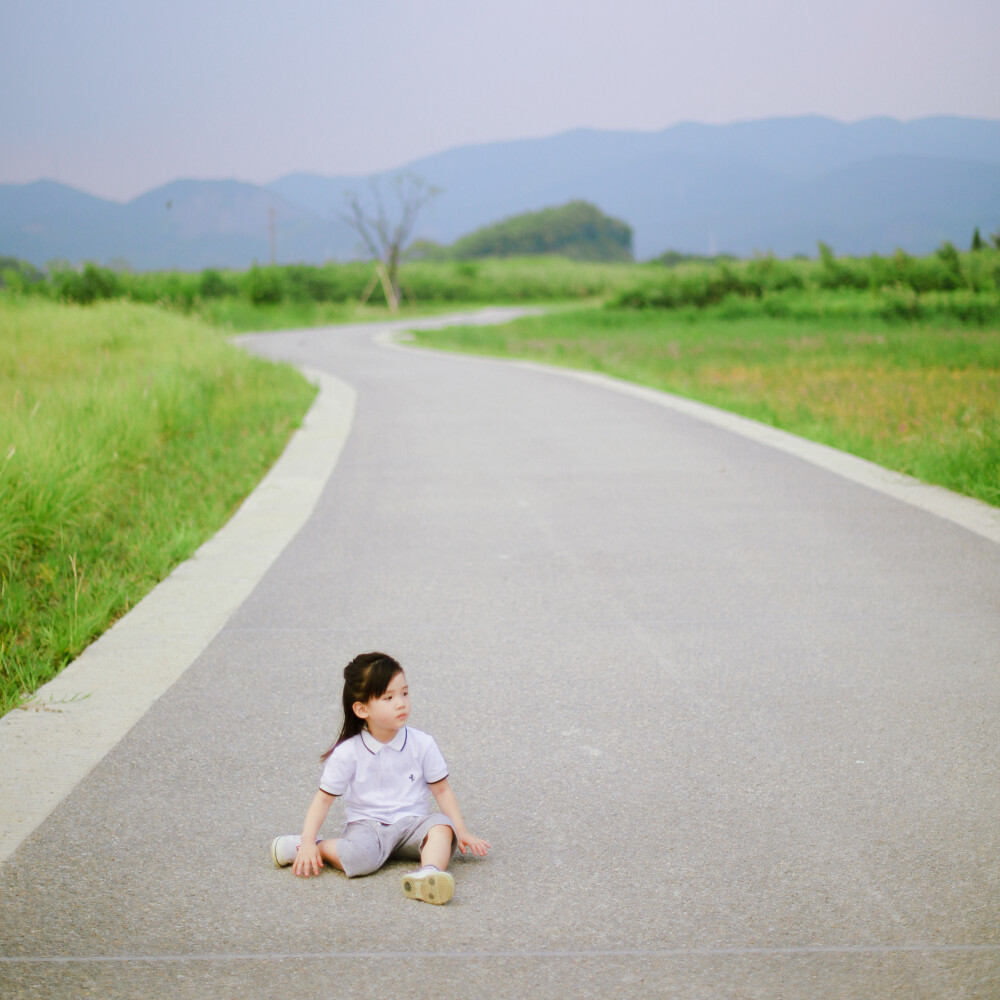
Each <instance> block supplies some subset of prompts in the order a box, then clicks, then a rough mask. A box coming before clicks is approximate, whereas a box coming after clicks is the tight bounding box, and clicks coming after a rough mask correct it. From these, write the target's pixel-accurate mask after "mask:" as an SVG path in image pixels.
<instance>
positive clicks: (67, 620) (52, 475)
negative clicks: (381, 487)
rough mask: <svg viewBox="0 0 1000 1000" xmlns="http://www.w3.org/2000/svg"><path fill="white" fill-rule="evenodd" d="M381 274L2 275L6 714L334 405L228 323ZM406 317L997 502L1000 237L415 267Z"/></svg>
mask: <svg viewBox="0 0 1000 1000" xmlns="http://www.w3.org/2000/svg"><path fill="white" fill-rule="evenodd" d="M372 273H373V269H372V266H371V265H370V264H365V263H349V264H327V265H322V266H309V265H288V266H281V267H255V268H252V269H251V270H250V271H246V272H220V271H216V270H211V269H209V270H206V271H203V272H201V273H200V274H184V273H179V272H162V273H153V274H129V273H127V272H125V273H122V272H114V271H110V270H108V269H104V268H99V267H96V266H94V265H87V266H85V267H83V268H80V269H63V270H56V271H53V272H52V273H50V274H44V275H43V274H42V273H41V272H36V271H33V270H31V269H28V270H24V269H22V270H21V271H11V270H10V269H7V270H5V271H3V272H0V283H2V284H3V286H4V287H5V288H6V291H3V290H0V334H2V335H0V390H2V391H0V511H2V518H0V712H3V711H7V710H8V709H9V708H11V707H12V706H14V705H15V704H16V703H17V702H18V700H19V699H21V698H22V697H23V696H24V695H25V694H26V693H29V692H31V691H33V690H35V689H36V688H37V686H38V685H39V684H41V683H43V682H44V681H45V680H47V679H48V678H49V677H51V676H52V675H53V674H54V673H55V672H56V671H58V669H60V667H61V666H62V665H64V664H65V663H66V662H68V661H69V660H70V659H72V658H73V657H74V656H76V655H78V653H79V652H80V650H82V649H83V648H84V647H85V646H86V644H87V643H88V642H89V641H91V640H92V639H93V638H94V637H95V636H96V635H98V634H99V633H100V632H101V631H103V629H105V628H106V627H107V626H108V625H109V624H110V623H111V622H113V621H114V620H115V619H116V618H117V617H118V616H120V615H121V614H123V613H124V612H125V611H126V610H127V609H128V608H129V607H131V606H132V605H133V604H134V603H135V602H136V601H137V600H139V599H140V598H141V597H142V596H143V594H145V593H146V592H147V591H148V590H149V589H150V588H151V587H152V586H153V585H154V584H155V583H156V582H157V581H158V580H160V579H162V578H163V577H164V576H165V575H166V574H167V573H168V572H169V571H170V569H171V568H172V567H173V566H174V565H176V564H177V563H178V562H179V561H181V560H183V559H184V558H186V557H187V556H188V555H190V554H191V553H192V552H193V551H194V549H195V548H197V546H198V545H199V544H200V542H201V541H202V540H204V539H205V538H207V537H208V536H210V535H211V534H212V533H213V532H214V531H215V530H217V529H218V527H219V526H220V525H222V524H223V523H224V522H225V520H226V519H227V518H228V517H229V516H230V515H231V513H232V512H233V510H234V509H235V507H236V506H237V505H238V504H239V502H240V500H241V499H242V498H243V497H244V496H246V495H247V493H249V491H250V490H251V489H252V488H253V486H254V485H255V483H256V482H257V481H258V480H259V479H260V478H261V476H262V475H263V474H264V472H266V470H267V469H268V468H269V466H270V465H271V464H272V463H273V462H274V460H275V459H276V458H277V456H278V455H279V454H280V452H281V450H282V448H283V446H284V443H285V442H286V441H287V439H288V437H289V435H290V433H291V431H292V429H293V428H294V427H295V426H296V425H297V423H298V421H299V420H300V418H301V416H302V414H303V413H304V412H305V410H306V408H307V407H308V405H309V402H310V400H311V399H312V396H313V390H312V388H311V387H309V386H308V385H306V383H305V382H304V381H303V380H302V379H301V377H300V376H298V375H297V374H296V373H295V372H293V371H292V370H290V369H286V368H281V367H275V366H272V365H268V364H265V363H263V362H259V361H254V360H252V359H250V358H248V357H246V356H245V355H243V354H242V352H239V351H237V350H235V349H232V348H231V347H229V346H228V345H227V344H226V342H225V338H224V334H225V333H226V332H232V331H242V330H265V329H281V328H289V327H297V326H315V325H320V324H328V323H343V322H366V321H371V320H382V319H386V318H390V314H389V312H388V310H387V308H386V305H385V302H384V299H383V298H382V297H381V293H380V290H379V288H377V287H376V288H375V289H374V293H373V294H372V296H371V297H370V298H369V299H368V300H366V301H365V304H363V305H362V304H361V302H360V300H361V299H362V298H364V294H365V292H366V291H368V290H369V286H370V284H371V276H372ZM402 283H403V288H404V292H405V296H404V302H405V303H406V305H405V308H404V309H403V310H402V312H401V313H399V314H398V315H394V316H392V318H406V317H412V316H418V315H426V314H429V313H436V312H441V311H450V310H457V309H463V308H469V307H475V306H477V305H486V304H494V303H525V304H526V303H531V304H536V303H543V304H545V305H546V306H547V307H548V309H549V312H548V313H547V314H546V315H545V316H543V317H538V318H532V319H525V320H522V321H519V322H517V323H512V324H508V325H506V326H503V327H475V328H454V327H453V328H449V329H445V330H440V331H425V332H422V333H420V334H418V335H417V341H418V342H419V343H423V344H427V345H430V346H435V347H444V348H449V349H456V350H462V351H472V352H477V353H488V354H497V355H502V356H517V357H528V358H536V359H540V360H543V361H549V362H554V363H556V364H560V365H568V366H574V367H579V368H584V369H591V370H596V371H603V372H608V373H610V374H614V375H618V376H620V377H623V378H626V379H630V380H633V381H635V382H639V383H643V384H646V385H650V386H653V387H656V388H661V389H666V390H670V391H673V392H677V393H680V394H682V395H686V396H690V397H693V398H696V399H700V400H703V401H705V402H708V403H711V404H714V405H716V406H720V407H723V408H726V409H730V410H734V411H736V412H738V413H742V414H744V415H746V416H749V417H752V418H754V419H757V420H761V421H764V422H766V423H769V424H773V425H775V426H778V427H782V428H784V429H787V430H790V431H792V432H794V433H797V434H800V435H802V436H804V437H808V438H812V439H814V440H818V441H822V442H824V443H827V444H831V445H833V446H835V447H838V448H842V449H844V450H846V451H849V452H853V453H855V454H858V455H862V456H864V457H866V458H870V459H872V460H874V461H876V462H878V463H880V464H882V465H885V466H887V467H889V468H894V469H898V470H900V471H903V472H907V473H909V474H911V475H914V476H916V477H918V478H920V479H923V480H925V481H927V482H932V483H938V484H941V485H943V486H946V487H948V488H950V489H953V490H956V491H958V492H961V493H965V494H968V495H969V496H973V497H977V498H978V499H981V500H984V501H986V502H987V503H990V504H993V505H996V506H1000V250H997V249H986V250H982V251H977V252H975V253H962V254H960V253H958V252H957V251H956V250H955V248H954V247H951V246H950V245H949V244H945V245H943V246H942V247H941V248H940V249H939V250H938V251H937V252H936V253H935V254H931V255H928V256H926V257H921V258H916V257H910V256H908V255H906V254H904V253H902V252H897V253H896V254H895V255H893V256H892V257H878V256H874V255H873V256H871V257H867V258H837V257H835V256H834V255H833V253H832V251H830V250H828V249H827V248H825V247H821V253H820V256H819V258H818V259H816V260H805V259H797V260H791V261H782V260H775V259H774V258H771V257H767V256H764V257H757V258H754V259H752V260H747V261H732V260H711V261H692V260H682V261H680V262H679V263H678V264H677V265H676V266H669V267H668V266H665V265H664V264H656V263H649V264H582V263H576V262H572V261H567V260H561V259H556V258H544V259H507V260H483V261H435V262H431V261H416V262H411V263H408V264H407V265H405V267H404V268H403V271H402Z"/></svg>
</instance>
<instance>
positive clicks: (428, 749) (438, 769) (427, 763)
mask: <svg viewBox="0 0 1000 1000" xmlns="http://www.w3.org/2000/svg"><path fill="white" fill-rule="evenodd" d="M426 739H427V742H426V744H425V745H424V746H423V748H422V750H421V759H420V768H421V770H422V771H423V772H424V780H425V781H426V782H427V784H428V785H433V784H434V782H435V781H442V780H443V779H445V778H447V777H448V765H447V763H445V759H444V756H443V755H442V753H441V751H440V749H438V745H437V743H436V742H435V740H434V737H433V736H427V738H426Z"/></svg>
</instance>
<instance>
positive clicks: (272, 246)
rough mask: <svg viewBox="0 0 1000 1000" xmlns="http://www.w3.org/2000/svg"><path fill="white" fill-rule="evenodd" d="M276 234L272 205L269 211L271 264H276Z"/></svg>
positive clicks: (268, 235)
mask: <svg viewBox="0 0 1000 1000" xmlns="http://www.w3.org/2000/svg"><path fill="white" fill-rule="evenodd" d="M275 244H276V239H275V234H274V205H271V207H270V208H268V210H267V245H268V248H269V249H270V251H271V263H272V264H273V263H274V259H275Z"/></svg>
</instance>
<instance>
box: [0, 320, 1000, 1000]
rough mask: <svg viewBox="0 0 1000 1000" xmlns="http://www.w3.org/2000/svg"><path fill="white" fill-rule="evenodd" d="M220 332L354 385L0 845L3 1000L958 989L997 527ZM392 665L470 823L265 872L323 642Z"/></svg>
mask: <svg viewBox="0 0 1000 1000" xmlns="http://www.w3.org/2000/svg"><path fill="white" fill-rule="evenodd" d="M377 333H378V331H377V330H375V329H373V328H372V327H350V328H348V327H345V328H331V329H324V330H309V331H292V332H288V333H283V334H271V335H257V336H252V337H248V338H244V343H246V344H247V346H249V347H250V348H251V349H252V350H254V351H256V352H259V353H260V354H262V355H266V356H268V357H271V358H281V359H286V360H290V361H293V362H295V363H296V364H301V365H308V366H311V367H312V368H314V369H320V370H323V371H327V372H330V373H332V374H334V375H335V376H337V377H338V378H340V379H342V380H344V381H345V382H347V383H348V384H349V385H351V386H353V387H354V388H355V389H356V391H357V409H356V413H355V416H354V423H353V427H352V430H351V433H350V436H349V438H348V440H347V443H346V446H345V447H344V451H343V454H342V455H341V457H340V460H339V463H338V464H337V467H336V470H335V471H334V473H333V475H332V477H331V478H330V480H329V482H328V484H327V486H326V488H325V490H324V491H323V493H322V495H321V497H320V499H319V502H318V505H317V506H316V509H315V511H314V513H313V514H312V516H311V517H310V518H309V520H308V521H307V523H306V525H305V526H304V527H303V528H302V530H301V531H300V532H299V533H298V534H297V535H296V536H295V537H294V539H293V540H292V542H291V543H290V544H289V545H288V546H287V547H286V548H285V549H284V551H283V552H282V553H281V555H280V556H279V557H278V558H277V560H276V561H275V562H274V563H273V565H272V566H271V568H270V570H269V571H268V572H267V573H266V574H265V575H264V576H263V578H262V579H261V580H260V582H259V583H258V584H257V585H256V586H255V587H254V588H253V589H252V591H251V592H250V594H249V596H248V597H247V599H246V600H245V601H243V603H242V604H241V605H240V606H239V607H238V608H237V609H236V610H235V612H234V613H233V614H232V615H231V616H230V617H229V618H228V620H227V621H226V623H225V625H224V627H223V628H222V629H221V631H220V632H219V633H218V635H217V636H216V637H215V638H214V640H212V641H211V642H210V643H209V645H208V646H207V648H205V650H204V651H203V652H202V653H201V654H200V655H199V656H198V657H197V659H196V660H195V662H194V663H193V664H192V665H191V666H190V668H189V669H188V670H187V671H186V672H185V673H183V675H182V676H181V678H180V679H179V680H178V681H177V683H175V684H174V685H173V686H172V687H170V688H169V690H168V691H167V692H166V693H165V694H164V695H163V696H162V697H160V698H159V699H158V700H157V701H156V702H155V704H153V706H152V707H151V708H150V710H149V711H148V712H147V713H146V714H145V715H144V716H143V717H142V718H141V720H140V721H139V722H138V724H136V725H135V726H134V727H133V728H132V729H131V730H130V731H129V732H128V734H127V735H126V736H125V738H124V739H122V740H121V742H119V743H118V744H117V745H116V746H115V747H114V749H113V750H111V752H110V753H108V754H107V756H106V757H104V759H103V760H102V761H101V763H100V764H99V765H98V766H97V767H96V768H95V769H94V770H93V772H92V773H91V774H90V775H89V776H88V777H87V778H86V779H85V780H83V781H82V782H81V783H80V784H79V785H78V786H77V787H76V788H75V790H74V791H73V792H72V793H71V794H70V795H69V796H68V797H67V798H66V799H65V800H64V801H63V802H62V803H61V804H60V805H59V806H58V808H57V809H56V810H55V811H54V812H53V813H52V815H50V816H49V818H48V819H47V820H46V821H45V822H44V823H42V825H41V826H40V827H39V828H38V829H37V830H36V831H35V832H34V833H33V834H32V835H31V836H29V837H28V838H27V840H25V842H24V843H23V844H22V845H21V847H20V848H19V849H18V850H17V851H16V852H15V853H14V854H13V856H12V857H11V858H10V860H8V861H7V862H5V863H3V864H2V865H0V995H2V996H4V997H5V998H7V997H10V998H14V997H18V998H20V997H35V996H46V997H80V996H90V995H94V996H102V997H135V996H159V997H185V998H186V997H191V998H203V997H231V996H232V997H237V996H238V997H240V998H242V1000H248V998H256V997H313V996H324V997H355V996H376V995H377V996H396V997H424V996H432V995H433V996H438V997H442V998H459V997H461V998H466V997H468V998H480V997H492V998H505V997H529V996H530V997H533V998H535V997H568V996H572V997H601V998H605V997H609V996H613V997H643V998H646V997H651V996H690V997H796V998H797V997H802V998H807V997H809V998H811V997H817V996H823V997H824V998H835V997H882V996H889V995H899V996H905V997H907V998H908V1000H916V998H922V997H926V998H941V997H956V998H957V997H963V998H964V997H983V998H986V997H995V996H997V994H998V991H1000V781H998V764H1000V544H997V542H995V541H992V540H990V539H989V538H986V537H983V536H981V535H977V534H975V533H973V532H971V531H969V530H966V529H965V528H963V527H960V526H958V525H956V524H954V523H951V522H949V521H948V520H945V519H942V518H939V517H936V516H934V515H932V514H930V513H927V512H925V511H922V510H919V509H917V508H915V507H913V506H912V505H910V504H907V503H904V502H901V501H900V500H898V499H896V498H893V497H890V496H886V495H885V494H884V493H882V492H879V491H876V490H873V489H870V488H868V487H866V486H863V485H859V484H858V483H855V482H851V481H849V480H847V479H845V478H843V477H841V476H838V475H835V474H833V473H831V472H830V471H828V470H826V469H823V468H820V467H818V466H817V465H815V464H812V463H810V462H806V461H803V460H802V459H801V458H797V457H795V456H792V455H789V454H787V453H785V452H782V451H780V450H777V449H775V448H772V447H769V446H768V445H766V444H763V443H760V442H756V441H753V440H750V439H748V438H746V437H743V436H738V435H736V434H733V433H731V432H730V431H727V430H725V429H723V428H720V427H717V426H712V425H711V424H709V423H707V422H705V421H702V420H698V419H696V418H695V417H693V416H690V415H687V414H684V413H678V412H674V411H673V410H670V409H667V408H664V407H662V406H655V405H651V404H650V403H649V402H648V401H647V400H645V399H643V398H638V397H636V396H633V395H629V394H627V393H622V392H615V391H611V390H610V389H609V388H607V387H605V386H602V385H599V384H591V383H588V382H586V381H581V380H579V379H575V378H567V377H565V376H564V375H562V374H560V373H558V372H554V371H545V370H542V369H537V368H528V367H523V366H518V365H512V364H504V363H501V362H489V361H481V360H476V359H467V358H461V357H452V356H447V355H439V354H432V353H424V352H418V351H415V350H407V349H401V348H390V347H387V346H385V345H383V344H380V343H378V342H376V335H377ZM372 648H381V649H384V650H386V651H388V652H391V653H392V654H393V655H395V656H396V657H398V658H399V659H400V660H401V661H402V662H403V664H404V666H405V667H406V668H407V670H408V678H409V680H410V683H411V690H412V692H413V695H414V714H413V720H412V721H413V724H414V725H416V726H417V727H419V728H423V729H426V730H428V731H430V732H432V733H434V734H435V735H436V736H437V737H438V741H439V743H440V744H441V747H442V749H443V751H444V753H445V756H446V757H447V759H448V761H449V764H450V766H451V780H452V784H453V786H454V787H455V789H456V791H457V793H458V796H459V800H460V802H461V804H462V807H463V810H464V812H465V815H466V818H467V820H468V822H469V825H470V827H471V828H472V829H473V831H474V832H476V833H479V834H481V835H483V836H486V837H487V838H488V839H490V840H491V841H492V843H493V845H494V851H493V852H492V854H491V855H490V857H489V858H487V859H485V860H475V861H472V860H469V861H463V860H459V861H457V862H456V864H455V867H454V873H455V878H456V896H455V900H454V901H453V903H451V904H450V905H449V906H447V907H441V908H437V907H429V906H422V905H420V904H416V903H412V902H408V901H407V900H405V899H404V898H403V897H402V895H401V893H400V891H399V885H398V883H399V879H398V877H397V875H398V873H399V871H401V870H403V869H402V868H401V867H400V866H399V865H394V866H390V869H389V870H386V871H383V872H381V873H379V874H377V875H374V876H372V877H369V878H367V879H363V880H356V881H352V882H348V881H347V880H346V879H344V878H343V877H342V876H339V875H338V874H336V873H333V872H327V873H325V874H324V875H323V876H322V877H321V878H318V879H313V880H308V881H307V880H297V879H295V878H294V877H293V876H291V875H290V874H289V872H287V871H276V870H274V869H273V868H272V867H271V866H270V861H269V858H268V855H267V844H268V842H269V840H270V838H271V837H272V836H273V835H274V834H276V833H283V832H292V831H294V830H296V829H297V828H298V827H299V825H300V824H301V821H302V817H303V815H304V810H305V808H306V806H307V804H308V802H309V799H310V797H311V795H312V792H313V790H314V787H315V781H316V778H317V774H318V761H317V759H316V756H317V755H318V754H319V752H320V751H321V750H322V749H324V748H325V746H326V745H327V744H328V742H329V740H330V739H331V736H332V735H333V734H335V732H336V729H337V711H338V709H337V705H338V700H339V687H340V685H339V677H340V670H341V668H342V666H343V664H344V663H345V662H346V661H347V660H348V659H349V658H350V657H351V656H353V655H354V654H355V653H357V652H360V651H362V650H366V649H372Z"/></svg>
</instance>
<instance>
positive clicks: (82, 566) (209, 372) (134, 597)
mask: <svg viewBox="0 0 1000 1000" xmlns="http://www.w3.org/2000/svg"><path fill="white" fill-rule="evenodd" d="M0 331H2V332H0V713H2V712H5V711H7V710H9V709H10V708H12V707H13V706H15V705H16V704H17V703H18V702H19V701H20V700H21V699H23V698H24V697H25V696H26V695H28V694H30V693H31V692H32V691H34V690H35V689H36V688H37V687H38V686H39V685H40V684H42V683H44V682H45V681H46V680H48V679H50V678H51V677H52V676H53V675H54V674H55V673H56V672H57V671H58V670H59V669H60V668H61V667H62V666H63V665H64V664H65V663H67V662H68V661H69V660H71V659H72V658H73V657H75V656H76V655H78V654H79V653H80V651H81V650H82V649H83V648H84V647H85V646H86V645H87V644H88V643H89V642H90V641H91V640H92V639H93V638H94V637H96V636H97V635H98V634H100V632H102V631H103V630H104V629H105V628H107V626H108V625H109V624H111V623H112V622H113V621H114V620H115V619H116V618H118V617H119V616H120V615H122V614H123V613H124V612H125V611H127V610H128V609H129V608H130V607H131V606H133V605H134V604H135V603H136V602H137V601H138V600H139V599H140V598H141V597H142V596H143V595H144V594H145V593H147V592H148V591H149V590H150V589H151V588H152V587H153V586H154V585H155V584H156V583H157V582H158V581H159V580H161V579H162V578H163V577H164V576H166V575H167V573H169V571H170V570H171V569H172V568H173V567H174V566H175V565H176V564H177V563H178V562H180V561H182V560H183V559H185V558H187V557H188V556H189V555H191V554H192V553H193V552H194V550H195V549H196V548H197V547H198V545H199V544H200V543H201V542H202V541H203V540H204V539H206V538H207V537H209V536H210V535H211V534H212V533H214V532H215V531H216V530H217V529H218V528H219V527H220V526H221V525H222V524H223V523H224V522H225V521H226V520H227V519H228V518H229V517H230V516H231V514H232V513H233V511H234V510H235V509H236V507H237V506H238V505H239V503H240V501H241V500H242V499H243V498H244V497H245V496H246V495H247V494H248V493H249V492H250V490H251V489H252V488H253V487H254V485H255V484H256V483H257V482H258V480H259V479H260V478H261V476H262V475H263V474H264V473H265V472H266V470H267V469H268V468H269V466H270V465H271V464H272V463H273V462H274V460H275V459H276V458H277V456H278V455H279V454H280V452H281V450H282V448H283V447H284V444H285V442H286V441H287V439H288V437H289V435H290V433H291V432H292V430H293V429H294V428H295V426H297V424H298V422H299V421H300V419H301V417H302V415H303V414H304V412H305V411H306V409H307V408H308V406H309V404H310V402H311V400H312V398H313V396H314V393H315V390H314V388H313V387H311V386H309V385H308V384H307V383H306V382H305V381H304V380H303V379H302V377H301V376H300V375H299V374H298V373H296V372H295V371H293V370H292V369H290V368H286V367H282V366H276V365H271V364H267V363H265V362H263V361H260V360H257V359H253V358H251V357H249V356H247V355H245V354H244V353H243V352H241V351H239V350H237V349H235V348H233V347H231V346H230V345H228V344H227V343H226V342H225V340H224V338H223V337H222V335H221V334H220V333H219V332H218V331H217V330H215V329H213V328H212V327H210V326H208V325H207V324H204V323H200V322H195V321H193V320H190V319H185V318H183V317H180V316H177V315H173V314H170V313H167V312H164V311H163V310H159V309H154V308H151V307H147V306H139V305H134V304H128V303H102V304H98V305H95V306H91V307H88V308H80V307H76V306H60V305H56V304H54V303H50V302H45V301H39V300H34V299H24V298H17V297H10V296H2V295H0Z"/></svg>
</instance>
